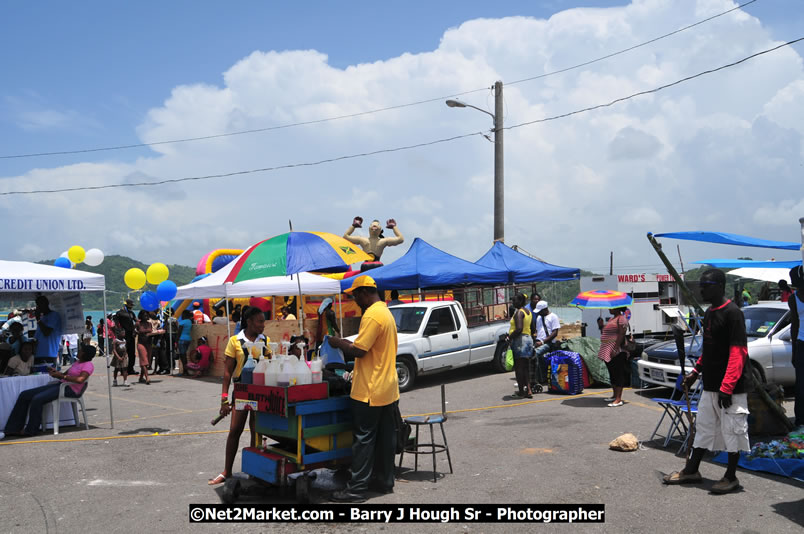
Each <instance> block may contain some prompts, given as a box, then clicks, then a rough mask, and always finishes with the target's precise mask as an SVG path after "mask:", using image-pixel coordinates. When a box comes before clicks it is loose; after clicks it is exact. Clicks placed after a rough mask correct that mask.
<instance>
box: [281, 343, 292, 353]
mask: <svg viewBox="0 0 804 534" xmlns="http://www.w3.org/2000/svg"><path fill="white" fill-rule="evenodd" d="M289 353H290V341H283V342H282V351H281V352H280V354H282V355H285V354H289Z"/></svg>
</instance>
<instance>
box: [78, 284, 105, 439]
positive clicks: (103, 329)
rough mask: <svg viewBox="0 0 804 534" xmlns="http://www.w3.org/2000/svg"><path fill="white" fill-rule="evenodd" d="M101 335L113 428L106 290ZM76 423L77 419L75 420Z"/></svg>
mask: <svg viewBox="0 0 804 534" xmlns="http://www.w3.org/2000/svg"><path fill="white" fill-rule="evenodd" d="M103 325H104V326H103V337H104V338H106V339H105V340H104V342H103V345H104V348H105V349H106V351H105V352H106V384H107V385H108V387H109V420H110V421H111V422H112V428H114V410H113V409H112V365H111V362H110V361H109V349H110V348H111V343H109V319H108V318H107V314H106V290H105V289H104V290H103ZM75 424H78V421H76V422H75Z"/></svg>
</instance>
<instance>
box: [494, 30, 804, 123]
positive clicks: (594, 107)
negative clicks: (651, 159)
mask: <svg viewBox="0 0 804 534" xmlns="http://www.w3.org/2000/svg"><path fill="white" fill-rule="evenodd" d="M799 41H804V37H799V38H798V39H795V40H793V41H788V42H786V43H782V44H780V45H778V46H774V47H773V48H768V49H767V50H763V51H761V52H757V53H756V54H751V55H750V56H747V57H744V58H742V59H739V60H737V61H734V62H732V63H728V64H726V65H722V66H720V67H717V68H714V69H709V70H705V71H703V72H699V73H698V74H693V75H692V76H687V77H686V78H681V79H680V80H676V81H674V82H672V83H668V84H665V85H660V86H659V87H656V88H654V89H648V90H646V91H640V92H638V93H634V94H631V95H628V96H624V97H622V98H617V99H615V100H612V101H611V102H608V103H606V104H598V105H596V106H590V107H588V108H583V109H578V110H575V111H570V112H568V113H562V114H561V115H554V116H553V117H547V118H544V119H537V120H533V121H528V122H522V123H519V124H515V125H513V126H505V127H504V128H503V129H504V130H512V129H514V128H521V127H522V126H529V125H531V124H538V123H541V122H548V121H554V120H558V119H563V118H566V117H571V116H572V115H577V114H579V113H586V112H587V111H593V110H596V109H601V108H607V107H611V106H613V105H615V104H618V103H620V102H623V101H625V100H630V99H632V98H635V97H638V96H644V95H649V94H651V93H658V92H659V91H662V90H663V89H667V88H669V87H673V86H675V85H679V84H682V83H684V82H688V81H690V80H693V79H695V78H700V77H701V76H705V75H707V74H712V73H713V72H718V71H721V70H723V69H728V68H730V67H734V66H736V65H739V64H741V63H745V62H746V61H748V60H750V59H753V58H755V57H758V56H761V55H763V54H768V53H770V52H773V51H775V50H778V49H780V48H782V47H785V46H790V45H792V44H795V43H798V42H799Z"/></svg>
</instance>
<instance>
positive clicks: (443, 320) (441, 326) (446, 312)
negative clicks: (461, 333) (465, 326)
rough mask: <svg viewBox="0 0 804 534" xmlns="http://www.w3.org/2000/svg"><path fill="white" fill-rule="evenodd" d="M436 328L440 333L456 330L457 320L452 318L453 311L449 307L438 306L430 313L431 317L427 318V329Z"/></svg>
mask: <svg viewBox="0 0 804 534" xmlns="http://www.w3.org/2000/svg"><path fill="white" fill-rule="evenodd" d="M430 328H435V329H437V332H438V333H439V334H446V333H447V332H454V331H455V330H457V329H456V328H455V320H454V319H453V318H452V312H451V311H450V309H449V307H444V308H436V309H434V310H433V312H432V313H431V314H430V319H428V320H427V329H430Z"/></svg>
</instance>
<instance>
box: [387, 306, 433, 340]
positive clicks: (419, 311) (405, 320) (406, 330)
mask: <svg viewBox="0 0 804 534" xmlns="http://www.w3.org/2000/svg"><path fill="white" fill-rule="evenodd" d="M388 310H389V311H390V312H391V315H393V316H394V321H396V331H397V332H399V333H400V334H412V333H416V332H418V331H419V326H420V325H421V324H422V319H424V313H425V311H427V308H424V307H421V308H419V307H416V308H408V307H402V306H394V307H392V308H388Z"/></svg>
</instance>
